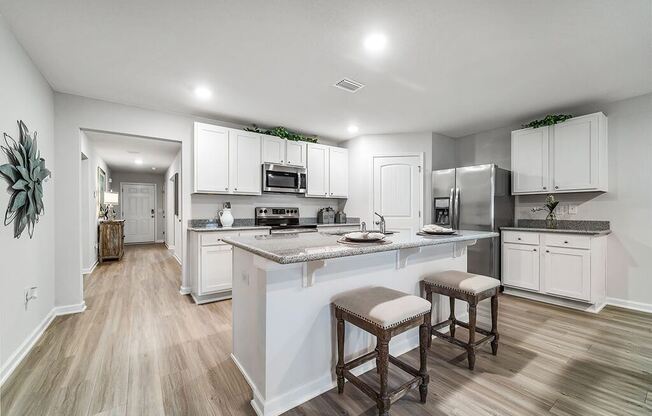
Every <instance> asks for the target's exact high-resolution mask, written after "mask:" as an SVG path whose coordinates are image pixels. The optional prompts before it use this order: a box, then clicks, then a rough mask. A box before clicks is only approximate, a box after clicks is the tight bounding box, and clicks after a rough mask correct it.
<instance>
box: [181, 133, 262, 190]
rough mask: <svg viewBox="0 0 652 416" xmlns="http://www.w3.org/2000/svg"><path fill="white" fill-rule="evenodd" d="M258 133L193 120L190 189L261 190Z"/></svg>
mask: <svg viewBox="0 0 652 416" xmlns="http://www.w3.org/2000/svg"><path fill="white" fill-rule="evenodd" d="M260 154H261V145H260V135H259V134H258V133H253V132H248V131H243V130H236V129H229V128H226V127H219V126H213V125H210V124H204V123H195V136H194V155H195V157H194V162H195V163H194V165H195V166H194V172H195V178H194V179H195V180H194V184H193V192H196V193H213V194H246V195H260V194H261V177H262V175H261V156H260Z"/></svg>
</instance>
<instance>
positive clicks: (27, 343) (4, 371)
mask: <svg viewBox="0 0 652 416" xmlns="http://www.w3.org/2000/svg"><path fill="white" fill-rule="evenodd" d="M84 310H86V302H82V303H80V304H77V305H65V306H55V307H54V308H52V310H51V311H50V312H49V313H48V314H47V315H46V316H45V318H44V319H43V320H42V321H41V323H40V324H38V326H37V327H36V328H34V330H33V331H32V333H31V334H29V336H28V337H27V338H26V339H25V340H24V341H23V343H22V344H20V346H19V347H18V349H17V350H16V351H14V353H13V354H12V355H11V356H10V357H9V359H8V360H7V362H6V363H5V364H4V365H3V366H2V368H1V369H0V386H2V385H3V384H4V383H5V381H7V379H8V378H9V376H11V374H12V373H13V372H14V370H15V369H16V367H18V365H19V364H20V363H21V362H22V361H23V360H24V359H25V357H26V356H27V354H29V352H30V351H31V350H32V348H34V345H36V343H37V342H38V340H39V339H40V338H41V336H42V335H43V333H44V332H45V330H46V329H47V328H48V327H49V326H50V324H51V323H52V321H53V320H54V318H56V317H57V316H60V315H68V314H71V313H78V312H83V311H84Z"/></svg>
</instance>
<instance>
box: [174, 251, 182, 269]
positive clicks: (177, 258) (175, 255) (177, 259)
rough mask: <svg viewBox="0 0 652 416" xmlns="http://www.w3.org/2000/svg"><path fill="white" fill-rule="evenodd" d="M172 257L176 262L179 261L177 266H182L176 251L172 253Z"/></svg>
mask: <svg viewBox="0 0 652 416" xmlns="http://www.w3.org/2000/svg"><path fill="white" fill-rule="evenodd" d="M172 257H174V259H175V260H176V261H177V263H179V266H183V264H181V259H180V258H179V257H177V254H176V253H174V254H173V255H172Z"/></svg>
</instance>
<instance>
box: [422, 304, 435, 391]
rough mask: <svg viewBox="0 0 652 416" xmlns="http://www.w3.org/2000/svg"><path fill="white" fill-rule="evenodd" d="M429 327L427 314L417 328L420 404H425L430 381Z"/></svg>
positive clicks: (430, 336) (430, 337)
mask: <svg viewBox="0 0 652 416" xmlns="http://www.w3.org/2000/svg"><path fill="white" fill-rule="evenodd" d="M430 326H431V322H430V314H428V315H426V317H425V318H424V320H423V324H421V326H420V327H419V360H420V366H419V376H421V384H420V385H419V394H420V396H421V403H425V402H426V398H427V397H428V382H429V381H430V376H429V375H428V340H429V339H432V335H431V333H430V329H429V327H430Z"/></svg>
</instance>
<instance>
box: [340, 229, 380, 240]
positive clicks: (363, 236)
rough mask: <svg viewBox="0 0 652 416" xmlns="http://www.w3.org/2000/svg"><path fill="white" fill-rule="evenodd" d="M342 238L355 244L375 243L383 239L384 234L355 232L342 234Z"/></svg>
mask: <svg viewBox="0 0 652 416" xmlns="http://www.w3.org/2000/svg"><path fill="white" fill-rule="evenodd" d="M344 238H345V239H346V240H348V241H353V242H355V243H375V242H378V241H381V240H384V239H385V234H382V233H370V232H366V231H356V232H352V233H347V234H344Z"/></svg>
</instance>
